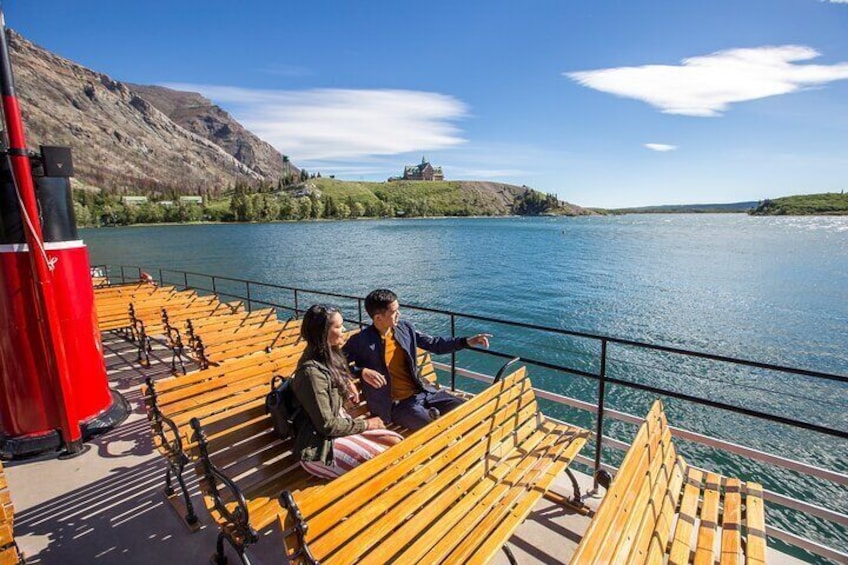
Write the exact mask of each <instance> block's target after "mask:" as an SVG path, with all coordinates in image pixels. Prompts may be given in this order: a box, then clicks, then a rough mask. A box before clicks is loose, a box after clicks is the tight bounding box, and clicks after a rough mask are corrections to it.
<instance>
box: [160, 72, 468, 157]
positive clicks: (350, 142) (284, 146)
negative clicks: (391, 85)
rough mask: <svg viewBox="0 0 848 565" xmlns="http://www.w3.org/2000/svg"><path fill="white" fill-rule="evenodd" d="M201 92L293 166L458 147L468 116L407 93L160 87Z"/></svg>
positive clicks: (457, 105)
mask: <svg viewBox="0 0 848 565" xmlns="http://www.w3.org/2000/svg"><path fill="white" fill-rule="evenodd" d="M163 86H166V87H168V88H173V89H176V90H187V91H192V92H199V93H201V94H202V95H204V96H206V97H207V98H210V99H211V100H212V101H214V102H215V103H217V104H220V105H221V106H223V107H225V108H226V109H227V110H228V111H230V112H231V113H232V114H233V116H235V118H236V119H238V120H239V122H241V123H242V124H243V125H244V126H245V127H246V128H247V129H249V130H250V131H252V132H253V133H255V134H256V135H258V136H259V137H261V138H262V139H264V140H265V141H267V142H268V143H270V144H271V145H273V146H274V147H276V148H278V149H279V150H280V151H281V152H283V153H285V154H286V155H289V156H291V157H292V160H294V161H296V162H297V161H305V160H326V159H357V158H364V157H367V156H373V155H396V154H399V153H406V152H413V151H414V152H422V151H433V150H438V149H445V148H450V147H454V146H456V145H459V144H462V143H464V142H465V140H464V139H463V138H462V137H461V132H460V130H459V129H458V128H457V127H456V126H455V125H454V122H456V121H457V120H460V119H462V118H465V117H466V116H467V115H468V109H467V107H466V105H465V104H464V103H462V102H461V101H460V100H458V99H456V98H454V97H452V96H448V95H445V94H438V93H433V92H420V91H411V90H353V89H314V90H303V91H279V90H253V89H248V88H239V87H232V86H215V85H202V84H166V85H163Z"/></svg>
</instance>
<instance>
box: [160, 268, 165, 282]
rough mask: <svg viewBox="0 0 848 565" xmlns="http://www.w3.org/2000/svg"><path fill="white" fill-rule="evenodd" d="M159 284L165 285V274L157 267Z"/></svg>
mask: <svg viewBox="0 0 848 565" xmlns="http://www.w3.org/2000/svg"><path fill="white" fill-rule="evenodd" d="M159 286H165V275H163V274H162V269H159Z"/></svg>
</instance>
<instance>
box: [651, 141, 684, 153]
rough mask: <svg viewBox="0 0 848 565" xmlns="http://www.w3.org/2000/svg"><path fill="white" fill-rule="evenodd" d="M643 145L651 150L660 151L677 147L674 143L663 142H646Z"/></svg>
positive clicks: (672, 149)
mask: <svg viewBox="0 0 848 565" xmlns="http://www.w3.org/2000/svg"><path fill="white" fill-rule="evenodd" d="M645 147H647V148H648V149H650V150H651V151H659V152H661V153H664V152H666V151H674V150H675V149H677V146H676V145H668V144H665V143H646V144H645Z"/></svg>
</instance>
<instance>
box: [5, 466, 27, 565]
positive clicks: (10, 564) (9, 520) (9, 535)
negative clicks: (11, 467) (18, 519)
mask: <svg viewBox="0 0 848 565" xmlns="http://www.w3.org/2000/svg"><path fill="white" fill-rule="evenodd" d="M14 522H15V507H14V506H13V505H12V498H11V496H10V495H9V485H8V483H7V482H6V473H5V471H4V470H3V464H2V463H0V565H17V564H18V563H24V558H23V555H22V554H21V553H20V551H19V550H18V545H17V544H16V543H15V534H14Z"/></svg>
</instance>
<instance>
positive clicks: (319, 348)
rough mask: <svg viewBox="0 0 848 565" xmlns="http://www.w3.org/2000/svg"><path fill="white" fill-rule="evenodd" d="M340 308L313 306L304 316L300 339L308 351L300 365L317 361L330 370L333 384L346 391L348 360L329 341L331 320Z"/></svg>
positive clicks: (324, 305) (322, 305)
mask: <svg viewBox="0 0 848 565" xmlns="http://www.w3.org/2000/svg"><path fill="white" fill-rule="evenodd" d="M339 313H340V312H339V310H338V308H336V307H334V306H328V305H326V304H313V305H312V306H310V307H309V310H307V311H306V313H305V314H304V315H303V322H302V324H301V326H300V337H301V338H303V340H304V341H305V342H306V349H305V350H304V351H303V355H302V356H301V357H300V361H299V362H298V364H302V363H304V362H306V361H317V362H319V363H322V364H324V365H326V366H327V368H328V369H330V375H331V376H332V377H333V383H334V384H335V385H336V386H338V387H339V388H341V389H342V390H344V388H345V380H346V378H347V374H348V367H347V360H346V359H345V356H344V354H343V353H342V352H341V350H340V349H339V348H337V347H332V346H331V345H330V342H329V340H328V337H329V334H330V320H331V319H332V318H333V316H334V315H335V314H339Z"/></svg>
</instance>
